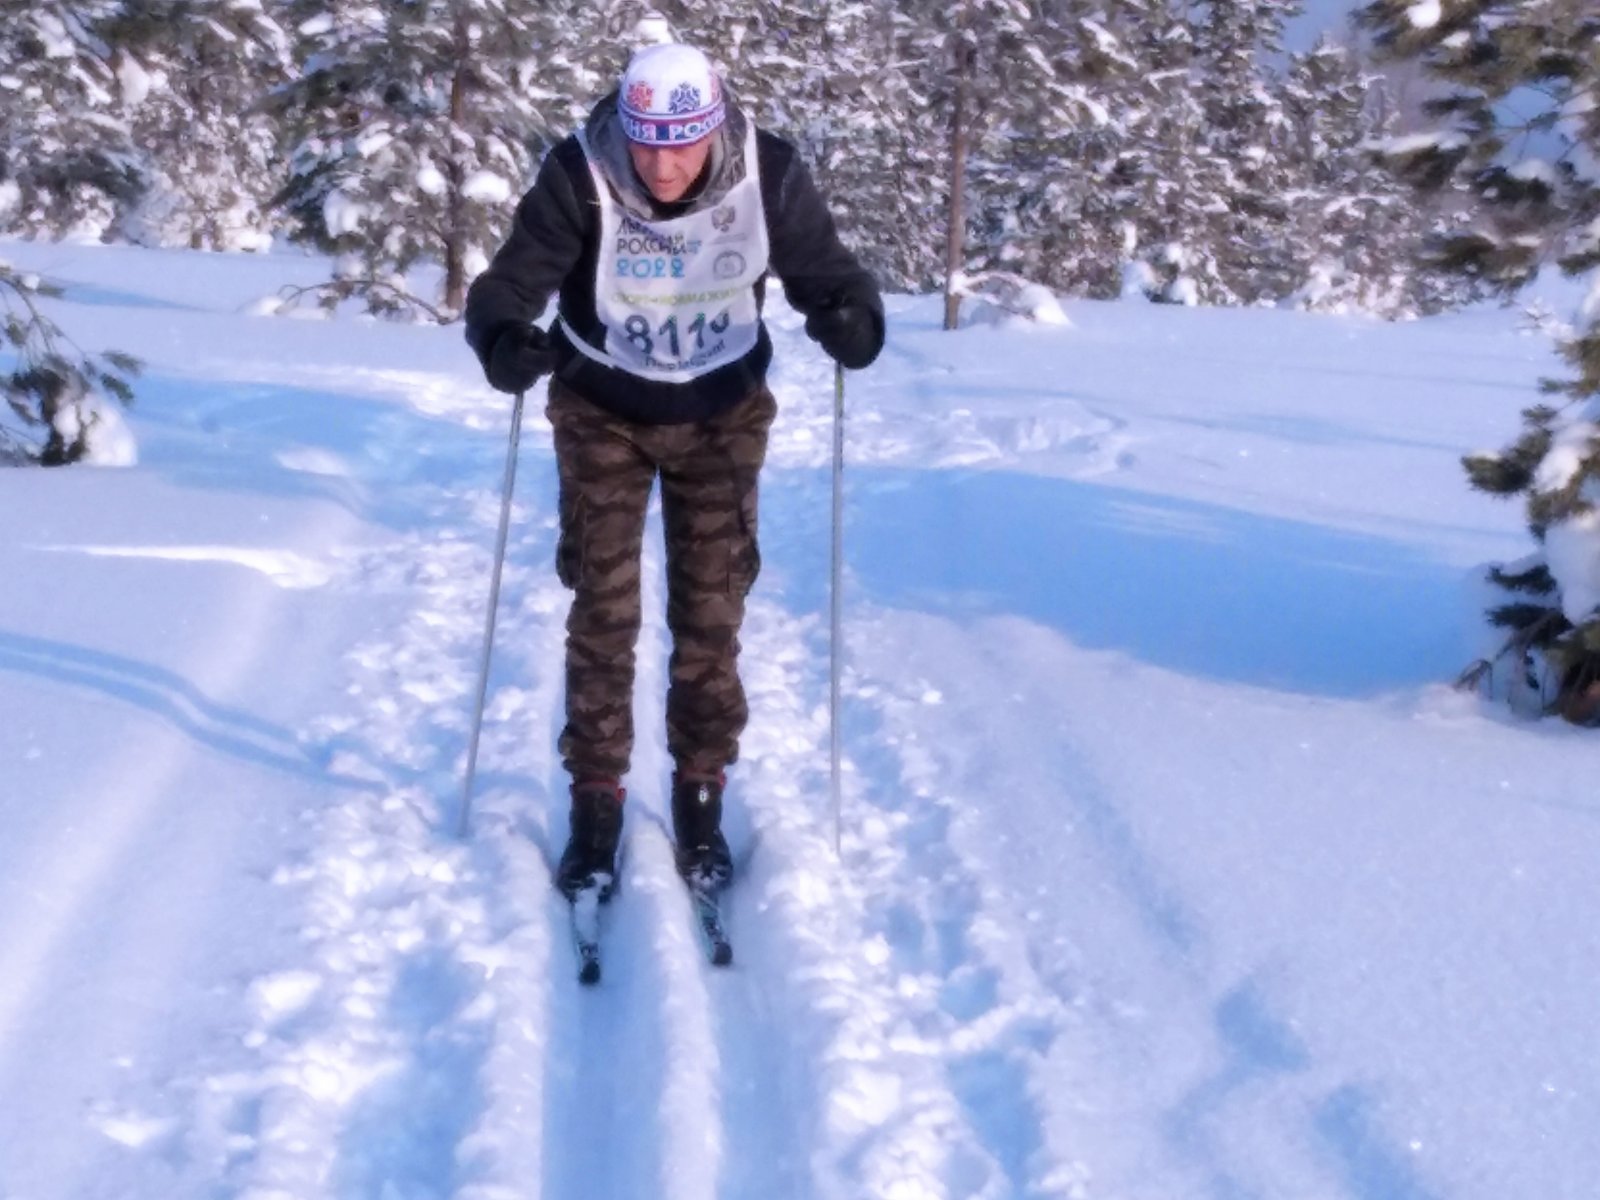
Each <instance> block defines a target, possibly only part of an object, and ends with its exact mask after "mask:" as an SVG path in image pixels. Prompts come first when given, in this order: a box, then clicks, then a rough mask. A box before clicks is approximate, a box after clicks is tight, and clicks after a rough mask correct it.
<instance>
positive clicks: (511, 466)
mask: <svg viewBox="0 0 1600 1200" xmlns="http://www.w3.org/2000/svg"><path fill="white" fill-rule="evenodd" d="M525 395H527V393H526V392H518V393H517V401H516V403H515V404H514V405H513V406H512V408H511V446H510V448H509V449H508V450H507V451H506V481H505V487H504V489H503V491H502V492H501V495H500V536H499V538H498V539H497V540H496V542H495V547H494V572H493V574H492V575H491V576H490V580H489V615H488V617H487V618H486V619H485V621H484V629H483V661H482V662H481V663H480V664H479V666H478V702H477V705H476V706H475V707H474V709H473V713H472V738H471V741H469V742H468V744H467V778H466V782H465V783H464V784H463V785H462V788H461V822H460V825H459V826H458V827H457V830H456V832H457V834H458V835H459V836H460V837H462V838H465V837H467V836H468V835H469V834H470V833H471V831H472V824H471V822H472V777H473V776H474V775H475V774H477V770H478V736H479V735H480V734H481V733H482V732H483V705H484V701H485V700H486V699H487V698H488V695H489V658H490V656H491V655H492V654H493V653H494V618H495V612H496V610H497V609H498V608H499V607H500V568H501V567H502V566H503V565H504V563H505V560H506V534H507V533H508V532H509V531H510V529H511V493H512V491H513V490H514V489H515V487H516V485H517V441H518V439H520V438H521V436H522V401H523V397H524V396H525Z"/></svg>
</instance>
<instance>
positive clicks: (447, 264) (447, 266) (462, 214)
mask: <svg viewBox="0 0 1600 1200" xmlns="http://www.w3.org/2000/svg"><path fill="white" fill-rule="evenodd" d="M471 54H472V44H471V40H470V38H469V35H468V30H467V12H466V8H465V7H464V6H463V7H460V8H458V9H457V11H456V29H455V57H456V63H455V67H456V69H455V75H454V76H453V77H452V79H451V81H450V133H451V153H450V161H449V165H448V166H447V168H446V174H445V178H446V181H447V184H448V189H449V190H448V193H447V196H446V200H445V203H446V204H447V205H448V211H447V212H446V213H445V219H444V220H445V228H444V307H445V311H446V312H448V313H450V314H451V315H454V314H456V313H459V312H460V311H461V310H462V309H464V308H465V307H466V306H467V255H466V245H465V242H466V236H467V231H466V228H465V226H466V198H465V197H464V196H463V195H462V191H463V189H464V188H465V187H466V181H467V180H466V174H467V173H466V170H465V169H464V168H463V167H462V165H461V159H460V157H459V155H460V150H459V148H458V146H457V144H456V139H455V133H456V131H457V130H459V129H461V127H462V126H463V125H465V124H466V117H467V72H468V71H469V70H471Z"/></svg>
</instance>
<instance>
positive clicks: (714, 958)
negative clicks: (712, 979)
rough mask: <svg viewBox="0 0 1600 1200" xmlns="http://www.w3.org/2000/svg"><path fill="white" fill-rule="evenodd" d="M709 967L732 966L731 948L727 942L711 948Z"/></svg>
mask: <svg viewBox="0 0 1600 1200" xmlns="http://www.w3.org/2000/svg"><path fill="white" fill-rule="evenodd" d="M711 965H712V966H713V967H731V966H732V965H733V947H732V946H730V945H729V944H728V943H727V942H720V943H718V944H717V945H715V946H713V947H712V948H711Z"/></svg>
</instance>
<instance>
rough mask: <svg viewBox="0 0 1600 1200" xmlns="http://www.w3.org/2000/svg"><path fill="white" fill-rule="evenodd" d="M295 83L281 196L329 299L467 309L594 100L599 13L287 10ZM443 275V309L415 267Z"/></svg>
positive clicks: (284, 104)
mask: <svg viewBox="0 0 1600 1200" xmlns="http://www.w3.org/2000/svg"><path fill="white" fill-rule="evenodd" d="M289 8H290V12H291V14H292V15H293V16H294V18H295V19H294V21H293V26H294V30H295V32H296V33H297V35H298V37H299V39H300V42H299V48H298V55H297V59H298V62H299V64H300V65H299V67H298V70H297V73H296V75H295V78H294V79H293V80H292V81H291V82H290V83H289V84H288V85H286V86H285V87H284V88H283V89H281V91H280V92H279V93H278V94H277V96H276V97H275V100H274V103H273V106H272V107H273V108H274V109H275V111H277V112H278V113H279V114H281V116H282V118H283V119H284V120H285V122H286V124H287V127H288V131H289V133H290V136H291V141H292V146H293V149H292V151H291V155H290V181H289V183H288V185H287V187H286V188H285V189H284V190H283V192H282V193H281V200H282V202H283V203H284V204H285V205H286V206H287V208H288V209H289V211H290V213H291V215H292V216H293V218H294V220H295V222H296V224H297V227H298V231H299V233H300V235H301V236H303V237H306V238H308V239H310V240H312V241H313V242H314V243H316V244H317V245H319V246H321V247H323V248H324V249H327V250H330V251H333V252H335V253H337V254H338V255H339V256H340V259H339V264H340V265H339V278H338V279H336V280H335V281H333V283H331V284H329V285H326V286H325V287H324V288H323V289H322V295H323V299H324V302H325V303H337V301H338V300H340V299H343V298H345V297H348V296H359V297H361V298H362V299H363V301H364V302H365V303H366V304H367V306H368V307H369V308H370V309H371V310H372V311H376V312H382V313H390V314H394V313H401V312H412V313H414V312H415V311H416V310H417V309H419V308H420V309H422V310H424V311H427V312H430V313H432V314H433V315H434V316H436V317H441V318H443V317H449V316H451V315H453V314H455V313H456V312H459V311H460V308H461V306H462V304H463V303H464V301H465V297H466V287H467V283H468V282H469V281H470V279H471V278H472V276H473V275H475V274H476V273H477V272H478V271H479V270H481V269H482V266H483V265H484V264H485V263H486V262H487V255H488V254H489V252H490V251H492V249H493V247H494V246H495V245H496V244H497V242H498V241H499V240H500V239H501V238H502V237H503V236H504V234H505V224H506V218H507V213H508V211H509V206H510V205H512V204H514V203H515V201H516V199H517V197H518V196H519V195H520V194H521V191H522V188H523V187H524V185H525V184H526V183H527V181H528V178H529V175H530V170H531V167H532V165H533V163H534V162H535V161H536V159H537V156H538V155H539V153H540V152H542V150H543V149H544V148H545V147H546V146H548V145H549V144H551V143H552V142H553V141H554V140H556V139H557V138H559V137H560V136H562V135H564V134H565V133H566V132H567V131H568V130H569V129H570V127H571V124H572V119H573V115H574V112H575V110H577V109H580V108H581V106H582V102H583V100H585V99H587V98H588V96H587V95H586V93H589V92H591V91H593V90H594V85H593V83H592V82H591V77H592V79H594V80H598V78H599V75H598V73H595V72H593V71H591V70H590V69H589V68H588V66H587V59H588V55H589V54H590V53H591V50H590V49H589V48H590V47H598V46H604V45H605V44H606V40H605V38H604V37H603V36H602V35H603V32H604V26H605V20H606V17H607V10H606V7H605V6H604V5H596V4H579V3H551V2H545V0H409V2H406V3H398V2H394V0H387V2H385V3H376V2H370V3H363V2H361V0H335V2H334V3H325V2H314V0H289ZM420 264H432V265H437V266H438V267H440V268H442V270H443V280H442V283H441V285H440V289H439V296H438V297H437V300H438V303H437V305H433V304H428V303H426V302H424V301H422V300H420V299H419V298H417V297H415V296H413V295H412V293H411V291H410V285H409V283H408V281H407V272H408V271H410V270H411V268H413V267H415V266H418V265H420Z"/></svg>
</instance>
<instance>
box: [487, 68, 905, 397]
mask: <svg viewBox="0 0 1600 1200" xmlns="http://www.w3.org/2000/svg"><path fill="white" fill-rule="evenodd" d="M613 103H614V98H613V97H608V98H607V99H606V100H604V101H602V102H601V105H600V106H599V107H597V108H596V110H595V114H594V116H592V117H591V118H590V125H589V128H590V129H591V130H592V129H594V128H595V126H596V123H597V121H603V120H604V118H605V117H606V116H607V115H608V114H607V109H606V106H607V105H609V104H613ZM739 124H742V122H740V123H739ZM739 124H735V123H734V122H730V125H731V126H732V129H731V130H729V131H728V132H730V133H731V132H735V131H737V129H738V128H739ZM593 140H594V139H593V136H592V135H591V143H592V142H593ZM729 144H731V145H733V146H738V145H739V144H740V142H739V141H734V140H733V139H732V138H731V137H730V138H729ZM756 157H757V170H758V171H759V173H760V180H761V202H762V207H763V208H764V209H765V211H766V221H767V241H768V245H769V249H768V262H769V269H770V270H771V271H773V272H775V273H776V274H777V276H778V277H779V278H780V279H781V280H782V281H783V285H784V291H785V294H786V295H787V296H788V298H789V302H790V303H791V304H793V305H794V307H795V308H796V309H798V310H799V311H800V312H801V313H804V314H806V315H810V314H811V313H812V312H816V311H819V310H822V309H827V308H833V307H837V306H838V305H840V304H842V303H849V304H851V305H856V306H860V307H861V308H864V309H865V310H867V311H868V312H870V313H871V314H872V317H873V319H874V321H875V322H876V324H877V335H878V341H879V342H880V344H881V342H882V340H883V301H882V298H881V297H880V295H879V293H878V287H877V285H876V284H875V283H874V282H873V280H872V277H871V276H870V275H868V274H867V272H866V271H865V270H864V269H863V268H862V267H861V265H860V264H859V263H858V262H857V261H856V259H855V257H854V256H853V255H852V254H851V253H850V252H849V251H848V250H846V249H845V247H844V246H843V245H842V244H841V243H840V241H839V237H838V234H837V232H836V231H835V229H834V224H833V218H832V216H831V215H830V214H829V213H828V209H827V206H826V205H825V204H824V203H823V200H822V197H821V195H820V194H819V193H818V192H817V189H816V185H815V184H813V183H812V181H811V175H810V172H808V171H807V170H806V168H805V164H804V163H803V162H801V160H800V157H799V155H798V153H797V152H796V151H795V148H794V147H793V146H792V145H791V144H790V143H788V142H786V141H785V140H783V139H782V138H780V137H778V136H776V135H775V134H771V133H767V132H765V131H764V130H761V131H758V132H757V135H756ZM613 191H615V189H613ZM716 198H717V194H716V193H715V192H714V191H706V192H703V193H702V194H701V195H700V196H699V197H698V198H696V199H691V200H689V201H687V202H686V203H684V204H680V205H675V206H666V207H662V206H655V212H654V215H655V216H656V217H657V218H658V219H660V218H667V217H674V216H680V215H683V214H684V213H686V212H690V211H693V210H694V208H695V207H696V206H698V205H701V204H711V203H715V201H716ZM619 201H622V202H628V201H631V202H633V203H635V204H637V203H638V200H637V197H619ZM599 250H600V209H599V199H598V197H597V196H596V195H595V190H594V176H593V175H592V174H591V173H590V171H589V165H588V162H587V160H586V158H585V157H584V153H583V148H582V146H580V145H579V143H578V139H577V138H576V137H569V138H567V139H566V140H565V141H563V142H561V143H560V144H559V145H557V146H556V147H555V149H553V150H552V151H550V153H549V155H547V156H546V158H545V160H544V163H543V165H542V166H541V167H540V169H539V175H538V178H537V179H536V180H535V182H534V185H533V189H532V190H531V191H529V192H528V194H527V195H526V196H524V197H523V198H522V202H521V203H520V204H519V205H518V206H517V213H516V219H515V222H514V224H513V225H512V228H511V236H510V237H509V238H508V239H507V241H506V243H505V244H504V245H503V246H501V247H500V250H499V251H498V252H497V253H496V254H495V257H494V261H493V262H492V263H491V264H490V265H489V268H488V269H487V270H486V271H484V273H483V274H482V275H480V276H479V277H478V278H477V279H476V280H475V281H474V282H473V284H472V288H471V289H470V291H469V292H468V294H467V310H466V333H467V341H468V342H469V343H470V344H471V346H472V348H473V350H474V351H475V352H476V353H477V355H478V359H479V361H480V362H483V363H485V364H487V362H488V360H489V355H490V353H491V352H492V350H493V348H494V343H495V339H496V338H498V337H499V336H500V335H501V334H502V333H504V332H505V331H506V330H508V329H515V328H523V327H526V326H527V325H528V323H529V322H530V321H532V320H534V319H535V318H536V317H538V316H539V315H540V314H541V313H542V312H543V311H544V309H545V306H546V304H547V303H548V302H549V299H550V297H551V296H552V295H553V294H559V304H560V309H559V311H560V313H561V317H562V322H563V324H565V325H570V326H571V328H572V329H573V330H574V331H576V332H577V334H578V335H579V336H581V337H584V338H585V339H586V340H588V341H589V342H590V343H591V344H593V345H597V346H598V345H603V344H604V341H605V330H604V328H603V327H602V326H601V324H600V321H599V318H598V317H597V315H596V313H595V298H594V284H595V270H596V266H597V261H598V257H599ZM763 283H764V281H763ZM764 290H765V289H764V287H763V286H762V284H757V286H756V300H757V304H760V302H761V300H762V298H763V294H764ZM567 336H568V335H567V333H566V331H565V329H563V328H562V326H561V325H557V326H556V327H555V329H554V332H553V334H552V344H553V346H554V347H555V350H556V354H557V366H556V372H555V373H556V376H557V378H559V379H560V380H561V381H562V382H563V383H564V384H566V385H567V386H568V387H570V388H571V389H572V390H573V391H575V392H577V393H578V394H579V395H581V396H583V397H584V398H585V399H587V400H590V401H591V402H593V403H594V404H597V405H599V406H600V407H602V408H604V409H606V410H608V411H610V412H612V413H615V414H616V415H618V416H620V417H623V418H625V419H627V420H630V421H636V422H639V423H640V424H648V425H666V424H677V423H680V422H687V421H703V420H706V419H708V418H710V417H712V416H715V415H716V414H717V413H719V412H721V411H722V410H723V409H725V408H728V407H729V406H731V405H733V404H735V403H737V402H738V401H739V400H742V399H743V398H744V397H746V396H748V395H749V394H750V393H751V392H752V391H754V390H755V389H756V388H757V387H759V386H760V385H761V384H762V383H763V382H764V381H765V380H766V374H767V367H768V365H769V363H770V362H771V359H772V341H771V339H770V338H769V337H768V336H767V331H766V328H765V327H764V326H763V327H762V329H761V332H760V337H759V340H758V341H757V343H756V346H755V348H754V349H752V350H751V351H750V352H749V353H748V354H746V355H745V356H744V357H743V358H741V359H739V360H737V361H735V362H731V363H728V364H726V365H725V366H722V367H719V368H717V369H716V370H714V371H711V372H709V373H708V374H705V375H702V376H700V377H699V378H698V379H694V380H690V381H689V382H687V383H663V382H659V381H655V380H646V379H641V378H639V377H637V376H635V375H631V374H629V373H627V372H625V371H621V370H618V369H617V368H615V367H608V366H606V365H604V364H602V363H598V362H595V361H594V360H593V359H591V358H589V357H588V356H587V355H585V354H583V353H582V352H580V351H578V350H576V349H574V348H573V346H572V344H571V342H570V341H568V340H567Z"/></svg>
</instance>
